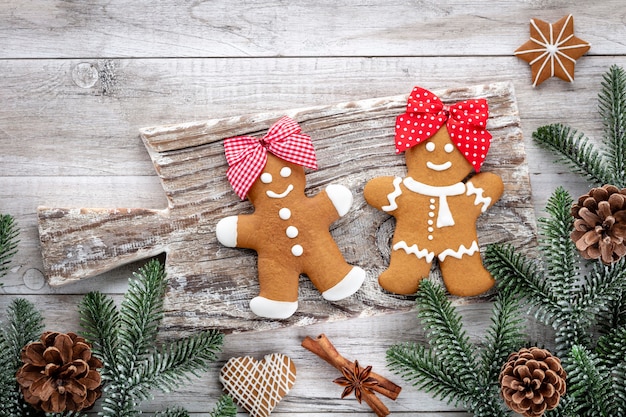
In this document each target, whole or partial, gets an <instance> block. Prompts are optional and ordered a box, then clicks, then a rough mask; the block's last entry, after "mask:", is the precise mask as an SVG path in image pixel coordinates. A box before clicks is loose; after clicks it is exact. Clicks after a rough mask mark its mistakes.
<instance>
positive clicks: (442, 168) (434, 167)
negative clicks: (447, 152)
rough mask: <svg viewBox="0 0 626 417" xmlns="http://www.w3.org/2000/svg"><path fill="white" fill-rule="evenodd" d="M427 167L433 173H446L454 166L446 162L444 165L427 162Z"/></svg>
mask: <svg viewBox="0 0 626 417" xmlns="http://www.w3.org/2000/svg"><path fill="white" fill-rule="evenodd" d="M426 166H427V167H428V168H430V169H432V170H433V171H445V170H446V169H448V168H450V167H451V166H452V162H450V161H447V162H444V163H443V164H434V163H432V162H430V161H426Z"/></svg>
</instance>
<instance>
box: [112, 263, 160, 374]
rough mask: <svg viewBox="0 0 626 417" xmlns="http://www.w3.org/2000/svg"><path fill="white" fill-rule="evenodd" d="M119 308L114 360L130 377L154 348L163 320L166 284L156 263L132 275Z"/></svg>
mask: <svg viewBox="0 0 626 417" xmlns="http://www.w3.org/2000/svg"><path fill="white" fill-rule="evenodd" d="M133 276H134V279H131V280H130V282H129V288H128V291H127V293H126V296H125V297H124V301H123V302H122V305H121V308H120V315H119V316H120V322H121V327H120V332H119V346H118V357H119V358H120V359H121V360H122V361H123V362H124V363H123V366H124V367H125V368H126V369H128V370H129V371H130V372H131V373H132V372H133V370H134V368H135V367H136V366H137V362H138V361H142V360H143V356H144V355H146V354H148V352H150V350H151V349H152V347H153V346H154V341H155V340H156V336H157V333H158V326H159V323H160V322H161V320H162V319H163V297H164V295H165V288H166V285H167V281H166V279H165V271H164V269H163V267H162V266H161V264H160V262H159V261H158V260H151V261H150V262H148V263H147V264H146V265H145V266H144V267H143V268H141V269H140V270H139V272H136V273H134V274H133Z"/></svg>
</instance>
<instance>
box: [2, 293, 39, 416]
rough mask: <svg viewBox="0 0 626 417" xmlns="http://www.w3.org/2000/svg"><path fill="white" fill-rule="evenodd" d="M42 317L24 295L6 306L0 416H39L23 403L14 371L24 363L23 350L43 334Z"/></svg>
mask: <svg viewBox="0 0 626 417" xmlns="http://www.w3.org/2000/svg"><path fill="white" fill-rule="evenodd" d="M42 331H43V317H42V316H41V313H40V312H39V311H38V310H37V309H36V308H35V306H34V305H33V304H32V303H31V302H29V301H27V300H25V299H22V298H17V299H15V300H13V301H12V302H11V304H10V305H9V307H8V308H7V322H6V323H5V324H4V325H3V327H2V330H1V331H0V351H1V352H2V355H0V415H1V416H6V417H27V416H37V415H39V414H40V413H38V412H36V411H35V410H33V409H32V408H31V407H30V406H29V405H28V404H27V403H26V402H24V400H23V397H22V394H21V392H20V388H19V385H18V383H17V380H16V379H15V374H16V372H17V371H18V369H19V368H20V367H21V365H22V361H21V351H22V348H23V347H24V346H26V345H27V344H28V343H30V342H33V341H35V340H37V339H39V337H40V336H41V332H42Z"/></svg>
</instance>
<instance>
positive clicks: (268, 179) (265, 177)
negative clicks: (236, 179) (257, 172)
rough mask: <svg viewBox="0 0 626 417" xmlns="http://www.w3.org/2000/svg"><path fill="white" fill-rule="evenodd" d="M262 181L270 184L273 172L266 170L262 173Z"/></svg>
mask: <svg viewBox="0 0 626 417" xmlns="http://www.w3.org/2000/svg"><path fill="white" fill-rule="evenodd" d="M261 182H262V183H263V184H269V183H270V182H272V174H270V173H269V172H264V173H263V174H261Z"/></svg>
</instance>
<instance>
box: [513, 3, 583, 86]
mask: <svg viewBox="0 0 626 417" xmlns="http://www.w3.org/2000/svg"><path fill="white" fill-rule="evenodd" d="M590 47H591V45H590V44H589V43H588V42H585V41H584V40H582V39H580V38H577V37H576V36H574V17H573V16H572V15H571V14H570V15H567V16H565V17H563V18H562V19H560V20H559V21H557V22H556V23H548V22H544V21H543V20H539V19H531V20H530V40H529V41H528V42H526V43H525V44H524V45H522V46H520V47H519V48H518V49H517V50H516V51H515V56H517V57H518V58H520V59H523V60H524V61H526V62H528V63H529V64H530V68H531V70H532V76H533V87H535V86H538V85H539V84H541V83H542V82H544V81H545V80H547V79H548V78H550V77H554V76H556V77H559V78H560V79H562V80H565V81H569V82H572V81H574V67H575V65H576V60H577V59H578V58H580V57H581V56H583V55H584V54H585V52H587V51H588V50H589V48H590Z"/></svg>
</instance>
